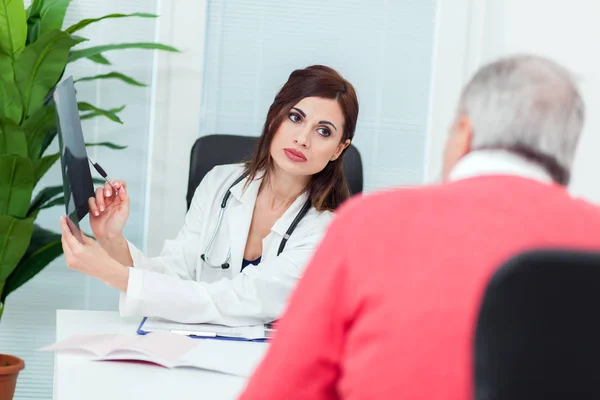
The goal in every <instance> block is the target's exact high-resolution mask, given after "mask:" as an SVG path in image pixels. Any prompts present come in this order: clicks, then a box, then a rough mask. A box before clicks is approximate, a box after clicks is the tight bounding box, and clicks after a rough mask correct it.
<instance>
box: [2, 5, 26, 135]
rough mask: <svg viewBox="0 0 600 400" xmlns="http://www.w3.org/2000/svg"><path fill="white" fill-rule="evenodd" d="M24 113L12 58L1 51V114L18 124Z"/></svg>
mask: <svg viewBox="0 0 600 400" xmlns="http://www.w3.org/2000/svg"><path fill="white" fill-rule="evenodd" d="M0 1H2V0H0ZM22 113H23V104H21V95H20V94H19V89H17V85H16V84H15V74H14V70H13V62H12V58H11V57H9V56H8V55H6V54H4V53H3V52H2V51H0V116H4V117H5V118H8V119H11V120H12V121H14V122H15V123H16V124H18V123H20V122H21V114H22Z"/></svg>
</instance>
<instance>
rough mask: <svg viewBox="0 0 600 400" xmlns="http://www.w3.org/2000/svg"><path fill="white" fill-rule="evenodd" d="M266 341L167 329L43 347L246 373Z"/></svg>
mask: <svg viewBox="0 0 600 400" xmlns="http://www.w3.org/2000/svg"><path fill="white" fill-rule="evenodd" d="M267 347H268V344H267V343H254V342H247V341H243V342H241V341H229V340H202V339H192V338H189V337H187V336H184V335H179V334H175V333H171V332H153V333H149V334H147V335H136V334H132V335H124V334H103V335H74V336H71V337H69V338H67V339H64V340H62V341H59V342H57V343H55V344H52V345H50V346H46V347H43V348H42V349H40V350H43V351H56V352H67V353H70V354H76V355H81V354H82V353H83V354H87V355H88V357H89V356H90V355H91V359H92V360H95V361H109V360H111V361H144V362H150V363H154V364H157V365H161V366H163V367H166V368H175V367H192V368H199V369H206V370H210V371H217V372H221V373H225V374H229V375H236V376H242V377H249V376H250V375H251V374H252V372H253V371H254V369H255V368H256V366H257V365H258V363H259V362H260V360H261V359H262V357H263V356H264V354H265V353H266V350H267Z"/></svg>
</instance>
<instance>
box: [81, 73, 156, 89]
mask: <svg viewBox="0 0 600 400" xmlns="http://www.w3.org/2000/svg"><path fill="white" fill-rule="evenodd" d="M96 79H119V80H122V81H123V82H125V83H128V84H130V85H133V86H148V85H146V84H145V83H141V82H138V81H136V80H135V79H133V78H132V77H130V76H127V75H124V74H122V73H120V72H110V73H108V74H103V75H96V76H86V77H85V78H79V79H77V80H76V81H75V82H85V81H92V80H96Z"/></svg>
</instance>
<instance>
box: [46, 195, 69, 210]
mask: <svg viewBox="0 0 600 400" xmlns="http://www.w3.org/2000/svg"><path fill="white" fill-rule="evenodd" d="M61 205H63V206H64V205H65V197H64V196H60V197H57V198H56V199H52V200H51V201H49V202H47V203H46V204H44V205H43V206H42V207H40V209H46V208H50V207H54V206H61Z"/></svg>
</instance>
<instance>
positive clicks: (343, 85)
mask: <svg viewBox="0 0 600 400" xmlns="http://www.w3.org/2000/svg"><path fill="white" fill-rule="evenodd" d="M305 97H321V98H326V99H335V100H337V102H338V103H339V105H340V107H341V109H342V113H343V115H344V126H343V134H342V139H341V141H340V143H343V142H345V141H346V140H347V139H350V140H352V138H354V129H355V128H356V120H357V118H358V99H357V97H356V92H355V91H354V87H352V85H351V84H350V82H348V81H347V80H345V79H344V78H343V77H342V76H341V75H340V74H339V73H338V72H337V71H335V70H334V69H332V68H329V67H326V66H323V65H313V66H310V67H307V68H304V69H297V70H295V71H294V72H292V73H291V74H290V77H289V78H288V81H287V82H286V83H285V85H283V87H282V88H281V89H280V90H279V92H278V93H277V95H276V96H275V100H273V104H271V107H270V108H269V112H268V113H267V120H266V121H265V125H264V127H263V132H262V135H261V136H260V138H259V139H258V143H257V147H256V151H255V152H254V154H253V156H252V158H251V159H250V160H249V161H248V162H247V163H246V173H248V182H249V181H252V180H254V179H255V178H256V176H257V174H258V173H259V172H261V171H265V177H268V176H269V173H270V172H271V171H272V169H273V159H272V158H271V153H270V149H271V143H272V141H273V137H274V136H275V132H277V129H279V126H280V125H281V123H282V122H283V121H284V119H285V118H287V115H288V113H289V112H290V110H291V109H292V107H294V106H295V105H296V104H298V102H299V101H300V100H302V99H303V98H305ZM345 151H346V149H344V151H343V152H342V154H341V155H340V156H339V157H338V158H337V159H336V160H334V161H330V162H329V163H328V164H327V166H326V167H325V168H324V169H323V170H322V171H320V172H318V173H317V174H315V175H313V176H312V178H311V180H310V183H309V184H308V187H307V191H308V195H309V197H310V200H311V202H312V205H313V206H314V207H315V208H316V209H317V210H318V211H324V210H335V209H336V208H337V207H338V206H339V205H340V204H341V203H342V202H343V201H344V200H346V199H347V198H348V197H349V196H350V190H349V189H348V183H347V182H346V177H345V176H344V169H343V167H342V159H343V156H344V152H345Z"/></svg>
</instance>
